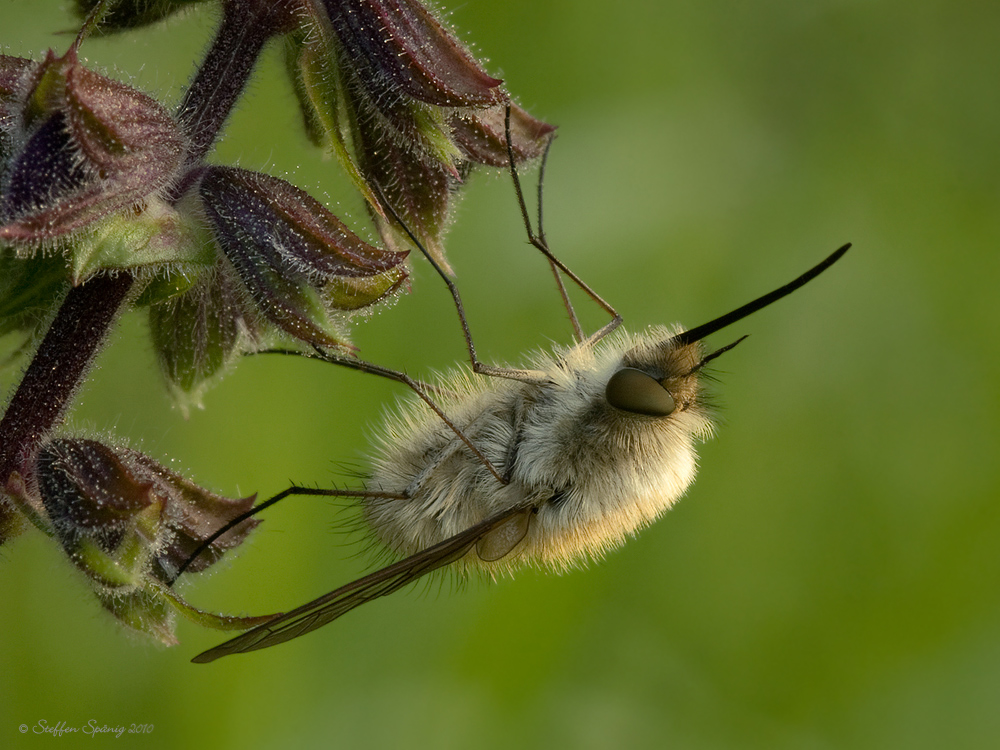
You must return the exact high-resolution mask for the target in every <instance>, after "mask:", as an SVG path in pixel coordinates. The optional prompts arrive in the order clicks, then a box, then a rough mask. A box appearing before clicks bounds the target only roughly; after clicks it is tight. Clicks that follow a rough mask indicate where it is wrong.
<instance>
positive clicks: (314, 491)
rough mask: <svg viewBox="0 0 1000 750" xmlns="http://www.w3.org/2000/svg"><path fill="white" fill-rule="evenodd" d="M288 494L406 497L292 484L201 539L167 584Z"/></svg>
mask: <svg viewBox="0 0 1000 750" xmlns="http://www.w3.org/2000/svg"><path fill="white" fill-rule="evenodd" d="M290 495H313V496H319V497H364V498H374V499H380V500H403V499H405V498H406V496H405V495H401V494H400V493H398V492H373V491H369V490H324V489H319V488H317V487H300V486H298V485H292V486H291V487H289V488H288V489H285V490H282V491H281V492H279V493H278V494H277V495H274V496H273V497H269V498H268V499H267V500H264V501H263V502H260V503H257V504H256V505H255V506H253V507H252V508H250V510H248V511H246V512H244V513H241V514H240V515H238V516H236V518H234V519H232V520H231V521H230V522H229V523H227V524H225V525H224V526H222V527H220V528H219V529H217V530H216V531H215V532H214V533H213V534H212V535H211V536H209V537H208V538H207V539H206V540H205V541H203V542H202V543H201V544H200V545H199V546H198V548H197V549H196V550H195V551H194V552H192V553H191V556H190V557H188V559H187V560H185V561H184V563H183V564H182V565H181V566H180V567H179V568H178V569H177V572H176V573H174V575H173V576H172V577H171V578H170V580H168V581H167V585H168V586H173V585H174V583H175V582H176V581H177V579H178V578H180V577H181V575H182V574H183V573H184V571H185V570H187V569H188V568H189V567H190V566H191V563H193V562H194V561H195V560H197V559H198V557H199V556H200V555H201V554H202V553H203V552H204V551H205V550H207V549H208V548H209V547H210V546H212V544H213V543H214V542H215V540H217V539H218V538H219V537H220V536H222V535H223V534H225V533H226V532H227V531H229V530H230V529H232V528H234V527H236V526H239V525H240V524H241V523H243V522H244V521H246V520H247V519H248V518H252V517H253V516H256V515H257V514H258V513H260V512H261V511H262V510H266V509H267V508H270V507H271V506H272V505H274V504H275V503H277V502H278V501H280V500H284V499H285V498H286V497H289V496H290Z"/></svg>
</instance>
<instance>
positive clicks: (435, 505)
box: [178, 111, 850, 663]
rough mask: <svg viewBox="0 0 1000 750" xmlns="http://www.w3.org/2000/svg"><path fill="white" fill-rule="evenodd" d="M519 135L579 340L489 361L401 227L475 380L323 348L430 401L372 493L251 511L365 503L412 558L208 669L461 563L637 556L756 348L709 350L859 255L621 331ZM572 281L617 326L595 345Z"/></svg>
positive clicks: (381, 536) (556, 564)
mask: <svg viewBox="0 0 1000 750" xmlns="http://www.w3.org/2000/svg"><path fill="white" fill-rule="evenodd" d="M507 128H508V130H507V139H508V155H509V163H510V172H511V175H512V178H513V182H514V187H515V190H516V193H517V198H518V202H519V204H520V208H521V213H522V215H523V217H524V222H525V226H526V228H527V232H528V239H529V241H530V242H531V244H532V245H534V246H535V247H536V248H538V249H539V250H540V251H541V252H542V253H543V254H544V255H545V257H546V258H548V260H549V262H550V264H551V265H552V269H553V271H554V273H555V276H556V280H557V283H558V285H559V289H560V292H561V294H562V296H563V300H564V302H565V303H566V306H567V309H568V310H569V313H570V318H571V320H572V322H573V325H574V328H575V329H576V331H577V343H576V344H574V345H572V346H568V347H565V348H561V349H558V350H556V351H554V352H552V353H543V354H538V355H536V356H535V357H534V359H533V360H532V361H531V364H530V367H529V368H526V369H506V368H498V367H493V366H489V365H486V364H484V363H482V362H480V361H479V360H478V358H477V356H476V351H475V346H474V345H473V341H472V336H471V334H470V332H469V326H468V323H467V321H466V317H465V313H464V310H463V307H462V302H461V298H460V296H459V294H458V290H457V288H456V287H455V285H454V283H453V282H452V281H451V279H450V278H448V276H447V275H446V274H445V273H444V272H443V271H442V270H441V269H440V267H438V266H437V264H435V263H434V260H433V259H432V258H430V256H429V255H428V254H427V252H426V251H425V250H424V248H423V247H422V246H421V244H420V243H419V241H417V239H416V238H415V237H414V236H413V234H412V233H410V232H409V230H408V229H407V228H406V227H405V226H404V225H402V223H401V222H399V223H400V224H401V226H403V230H404V231H406V232H407V234H409V236H410V239H411V240H412V241H413V243H414V244H415V245H416V246H417V248H418V249H419V250H421V251H422V252H423V254H424V256H425V257H426V258H427V259H428V260H429V261H430V262H431V264H432V265H434V268H435V270H436V271H437V272H438V273H439V274H440V275H441V277H442V278H443V279H444V280H445V283H446V284H447V285H448V288H449V290H450V291H451V294H452V297H453V299H454V302H455V306H456V309H457V311H458V316H459V320H460V322H461V325H462V329H463V332H464V335H465V341H466V346H467V348H468V352H469V358H470V361H471V363H472V374H470V373H469V372H468V371H467V370H465V371H461V372H455V373H452V374H451V375H449V376H447V377H445V378H443V380H442V381H441V382H440V383H439V384H434V385H429V384H426V383H422V382H418V381H415V380H413V379H411V378H410V377H409V376H407V375H405V374H403V373H400V372H395V371H393V370H389V369H387V368H383V367H380V366H378V365H373V364H370V363H366V362H362V361H359V360H356V359H349V358H346V357H341V356H338V355H334V354H330V353H326V352H321V351H317V352H316V353H315V354H311V355H309V356H313V357H316V358H320V359H323V360H325V361H328V362H332V363H335V364H339V365H344V366H347V367H351V368H354V369H358V370H363V371H366V372H371V373H373V374H376V375H380V376H383V377H388V378H391V379H393V380H397V381H399V382H402V383H405V384H406V385H407V386H409V387H410V388H411V389H412V391H413V393H414V395H415V398H413V399H412V400H411V401H410V402H409V403H408V404H406V405H405V406H404V407H403V408H402V410H401V411H400V413H398V414H396V415H395V416H393V417H390V418H389V419H388V420H387V422H386V424H385V425H384V428H383V430H382V433H381V437H380V439H379V443H378V445H377V446H376V447H375V452H374V456H373V458H372V468H371V473H370V480H369V481H368V483H367V487H366V488H364V489H358V490H322V489H314V488H308V487H297V486H296V487H290V488H288V489H287V490H285V491H284V492H281V493H279V494H278V495H276V496H275V497H273V498H271V499H269V500H267V501H265V502H263V503H261V504H260V505H258V506H257V507H256V508H255V509H254V510H253V511H251V513H255V512H257V511H259V510H261V509H263V508H264V507H267V506H269V505H271V504H273V503H275V502H277V501H278V500H281V499H282V498H284V497H287V496H289V495H323V496H339V497H354V498H358V499H359V500H360V501H361V504H362V506H363V516H364V519H365V521H366V522H367V524H368V526H369V527H370V528H371V530H372V532H373V533H374V535H375V537H376V538H377V539H378V540H379V541H380V542H381V543H383V544H384V545H385V546H386V547H387V548H388V549H390V550H391V551H392V552H393V553H395V554H397V555H398V556H400V557H401V558H402V559H401V560H400V561H399V562H396V563H395V564H392V565H389V566H388V567H385V568H382V569H381V570H377V571H375V572H374V573H371V574H370V575H367V576H365V577H364V578H361V579H358V580H356V581H354V582H352V583H349V584H347V585H345V586H342V587H340V588H338V589H336V590H335V591H332V592H330V593H329V594H326V595H324V596H321V597H320V598H318V599H316V600H314V601H311V602H309V603H307V604H304V605H302V606H301V607H298V608H296V609H293V610H291V611H289V612H286V613H284V614H281V615H278V616H276V617H275V618H274V619H273V620H270V621H269V622H267V623H265V624H263V625H260V626H258V627H256V628H254V629H252V630H249V631H247V632H245V633H243V634H242V635H240V636H238V637H236V638H233V639H231V640H229V641H227V642H225V643H223V644H221V645H219V646H216V647H215V648H212V649H210V650H208V651H205V652H204V653H202V654H199V655H198V656H197V657H195V659H194V661H195V662H198V663H204V662H209V661H213V660H214V659H217V658H219V657H220V656H226V655H229V654H235V653H242V652H246V651H255V650H257V649H261V648H267V647H269V646H274V645H276V644H278V643H283V642H285V641H288V640H291V639H292V638H297V637H299V636H300V635H304V634H306V633H309V632H311V631H313V630H315V629H317V628H319V627H321V626H323V625H325V624H327V623H329V622H331V621H332V620H334V619H336V618H338V617H340V616H341V615H343V614H344V613H346V612H348V611H350V610H352V609H354V608H355V607H357V606H359V605H361V604H364V603H365V602H368V601H370V600H372V599H375V598H377V597H380V596H385V595H386V594H390V593H392V592H394V591H396V590H398V589H400V588H402V587H403V586H405V585H407V584H409V583H411V582H413V581H415V580H416V579H418V578H420V577H421V576H424V575H426V574H428V573H430V572H431V571H434V570H437V569H439V568H441V567H443V566H446V565H450V564H455V565H457V566H459V567H460V568H462V569H466V570H470V569H481V570H482V569H485V570H486V571H488V572H489V573H502V572H508V571H511V570H513V569H515V568H517V567H519V566H522V565H524V564H540V565H542V566H547V567H551V568H554V569H565V568H566V567H567V566H569V565H571V564H573V563H574V562H576V561H579V560H581V559H586V558H590V557H598V556H600V555H602V554H603V553H604V552H606V551H607V550H609V549H611V548H613V547H616V546H618V545H620V544H622V543H623V542H625V541H626V540H627V539H628V538H629V537H630V536H632V535H634V534H635V533H636V532H637V531H638V530H639V529H641V528H642V527H644V526H646V525H648V524H650V523H651V522H652V521H654V520H655V519H656V518H658V517H659V516H660V515H661V514H662V513H663V512H664V511H666V510H667V509H668V508H670V506H671V505H673V503H675V502H676V501H677V500H678V499H679V498H680V497H681V495H683V494H684V492H685V491H686V489H687V488H688V486H689V485H690V484H691V482H692V481H693V480H694V476H695V469H696V453H695V444H696V443H697V442H698V441H700V440H702V439H704V438H706V437H708V435H709V434H710V433H711V432H712V420H711V417H710V414H709V413H708V410H707V408H706V406H705V403H704V398H703V394H702V384H701V374H702V370H703V368H704V366H705V365H706V364H707V363H708V362H710V361H711V360H713V359H714V358H715V357H718V356H719V355H720V354H722V353H723V352H725V351H727V350H729V349H731V348H732V347H733V346H735V345H736V344H738V343H739V342H740V341H742V340H743V338H745V337H743V338H740V339H737V340H736V341H735V342H733V343H731V344H729V345H728V346H724V347H722V348H721V349H717V350H715V351H712V352H706V350H705V348H704V346H703V343H702V342H703V340H704V339H705V338H706V337H707V336H709V335H710V334H712V333H715V332H716V331H718V330H720V329H722V328H725V327H727V326H729V325H731V324H733V323H735V322H736V321H738V320H741V319H742V318H744V317H746V316H747V315H750V314H751V313H754V312H756V311H758V310H760V309H762V308H764V307H767V306H768V305H770V304H771V303H773V302H775V301H777V300H779V299H781V298H782V297H784V296H786V295H788V294H790V293H791V292H793V291H795V290H796V289H798V288H799V287H801V286H803V285H804V284H806V283H807V282H809V281H810V280H812V279H813V278H815V277H816V276H818V275H819V274H820V273H822V272H823V271H825V270H826V269H827V268H829V267H830V266H831V265H833V264H834V263H835V262H836V261H837V260H839V259H840V257H841V256H843V254H844V253H845V252H846V251H847V249H848V248H849V247H850V245H844V246H843V247H841V248H840V249H839V250H837V251H836V252H835V253H833V254H832V255H830V256H829V257H828V258H826V259H825V260H824V261H822V262H821V263H819V264H818V265H816V266H815V267H813V268H812V269H810V270H809V271H807V272H806V273H804V274H803V275H801V276H799V277H798V278H797V279H795V280H794V281H791V282H790V283H788V284H786V285H784V286H782V287H780V288H778V289H776V290H774V291H772V292H770V293H769V294H765V295H763V296H762V297H759V298H758V299H756V300H754V301H752V302H750V303H748V304H746V305H743V306H742V307H739V308H737V309H735V310H733V311H732V312H730V313H727V314H726V315H723V316H721V317H719V318H716V319H715V320H712V321H710V322H708V323H705V324H704V325H700V326H697V327H695V328H691V329H687V330H684V329H682V328H665V327H658V328H651V329H649V330H647V331H645V332H643V333H641V334H633V335H628V334H623V333H621V332H617V333H615V334H614V335H609V334H611V333H612V331H613V330H614V329H615V328H616V327H617V326H618V324H619V322H620V321H621V319H620V317H619V316H618V315H617V313H615V311H614V310H613V308H611V306H610V305H608V304H607V303H606V302H604V301H603V300H602V299H601V298H600V297H599V296H598V295H597V294H596V293H594V292H593V291H592V290H591V289H590V288H589V287H588V286H587V285H586V284H585V283H584V282H583V281H582V280H580V279H579V278H578V277H577V276H576V275H575V274H573V273H572V272H571V271H570V270H569V269H568V268H566V267H565V266H564V265H563V264H562V263H561V262H560V261H559V260H558V259H556V258H555V257H554V256H553V255H552V253H551V252H550V251H549V248H548V245H547V243H546V241H545V236H544V233H543V231H542V226H541V218H542V216H541V184H542V179H543V176H544V164H545V161H544V157H543V162H542V169H543V172H542V174H541V175H540V176H539V196H538V200H539V202H538V219H537V225H538V232H537V234H536V233H535V232H534V231H533V228H532V225H531V219H530V218H529V214H528V210H527V207H526V203H525V200H524V196H523V193H522V190H521V186H520V182H519V179H518V175H517V171H516V169H515V167H514V156H513V153H512V151H511V149H510V146H509V142H510V131H509V111H508V125H507ZM390 214H392V212H391V209H390ZM392 215H393V216H395V215H394V214H392ZM396 219H397V221H398V217H396ZM560 274H565V275H566V276H567V277H568V278H569V279H571V280H572V281H573V282H574V283H575V284H576V285H577V286H579V287H580V288H581V289H583V290H584V291H585V292H586V293H587V294H588V295H589V296H590V297H591V298H592V299H593V300H594V301H595V302H596V303H597V304H599V305H600V306H601V307H603V308H604V309H605V310H606V311H608V313H609V314H610V315H611V317H612V319H611V321H610V322H609V323H607V324H606V325H605V326H604V327H603V328H601V329H600V330H599V331H597V332H596V333H594V334H592V335H591V336H589V337H587V338H584V337H583V336H582V334H581V333H580V326H579V323H578V322H577V319H576V317H575V315H574V313H573V310H572V305H571V304H570V303H569V299H568V296H567V294H566V290H565V287H564V286H563V282H562V279H561V277H560ZM482 376H485V377H482ZM421 401H422V402H423V404H421V403H420V402H421ZM425 404H426V406H429V407H430V408H429V409H428V408H426V406H425ZM247 515H249V514H247ZM243 518H244V517H240V518H237V519H235V520H234V521H233V522H232V523H230V524H229V525H227V526H226V527H225V528H223V529H220V531H219V532H218V534H217V535H216V536H218V535H221V534H222V533H224V532H225V531H226V530H228V528H230V527H232V526H233V525H235V524H237V523H239V522H240V521H242V520H243ZM214 538H216V537H213V538H212V539H209V540H208V541H206V542H205V544H204V545H203V547H202V548H204V547H206V546H207V545H208V544H210V543H211V541H213V539H214ZM197 554H198V553H197V552H196V553H195V555H193V556H192V558H191V559H194V557H196V556H197ZM188 562H190V561H188ZM185 567H186V565H185ZM181 572H183V569H182V571H181ZM179 574H180V573H178V575H179Z"/></svg>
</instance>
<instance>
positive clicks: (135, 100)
mask: <svg viewBox="0 0 1000 750" xmlns="http://www.w3.org/2000/svg"><path fill="white" fill-rule="evenodd" d="M0 67H6V68H7V69H8V71H10V70H19V71H20V76H19V77H18V78H17V80H16V81H14V82H13V83H11V82H8V85H7V86H6V87H5V88H6V89H7V90H9V91H10V92H11V94H10V96H9V97H8V101H7V103H6V105H5V110H6V111H7V116H6V117H5V120H4V121H5V123H6V126H5V130H6V131H7V132H9V133H10V139H11V141H12V142H13V143H17V144H19V146H18V147H17V148H15V149H13V150H12V152H11V153H10V154H9V155H8V158H7V163H6V167H5V172H6V176H5V181H4V192H3V196H2V201H0V221H2V222H3V225H2V226H0V241H4V242H7V243H11V244H14V245H20V246H24V247H29V248H34V247H39V246H41V245H43V244H45V243H51V242H52V241H54V240H57V239H59V238H62V237H65V236H67V235H69V234H71V233H74V232H78V231H80V230H82V229H87V228H92V227H93V226H95V225H96V224H97V223H98V222H100V221H101V220H103V219H106V218H108V217H109V216H111V215H113V214H115V213H117V212H122V211H126V210H128V209H131V208H134V207H140V208H141V207H142V206H143V205H144V204H145V202H146V201H147V200H148V199H149V198H150V197H151V196H154V195H155V194H156V193H157V192H158V191H161V190H163V189H164V188H166V187H167V186H168V185H169V184H170V183H171V182H172V180H173V179H174V178H175V177H176V173H177V171H178V169H179V167H180V166H181V164H182V162H183V156H184V148H185V142H184V139H183V137H182V136H181V135H180V132H179V129H178V128H177V126H176V124H175V123H174V121H173V119H172V118H171V116H170V115H169V113H168V112H167V111H166V110H165V109H164V108H163V107H162V106H161V105H160V104H159V103H158V102H156V101H155V100H154V99H152V98H151V97H149V96H146V95H145V94H143V93H141V92H139V91H136V90H135V89H133V88H131V87H129V86H126V85H125V84H123V83H121V82H119V81H115V80H112V79H110V78H106V77H104V76H102V75H99V74H97V73H94V72H92V71H90V70H88V69H86V68H84V67H83V66H82V65H80V64H79V62H78V60H77V55H76V51H75V48H71V49H70V51H69V52H67V53H66V54H65V55H64V56H63V57H56V56H55V55H54V54H53V53H52V52H51V51H50V52H49V54H48V56H47V58H46V59H45V61H44V62H41V63H32V64H31V65H28V66H26V65H23V63H10V62H9V60H8V61H6V63H5V64H4V65H3V66H0ZM6 77H7V78H8V79H13V77H14V76H13V75H8V76H6ZM12 105H16V106H12Z"/></svg>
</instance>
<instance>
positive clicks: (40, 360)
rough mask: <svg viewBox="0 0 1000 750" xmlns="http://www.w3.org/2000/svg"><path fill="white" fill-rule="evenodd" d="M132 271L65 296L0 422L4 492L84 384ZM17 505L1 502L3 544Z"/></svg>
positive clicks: (0, 468)
mask: <svg viewBox="0 0 1000 750" xmlns="http://www.w3.org/2000/svg"><path fill="white" fill-rule="evenodd" d="M133 282H134V279H133V277H132V275H131V274H128V273H118V274H116V275H114V276H98V277H96V278H93V279H91V280H89V281H88V282H87V283H85V284H81V285H80V286H77V287H73V288H71V289H70V291H69V294H67V295H66V298H65V299H64V300H63V303H62V305H61V306H60V308H59V312H58V313H56V317H55V320H53V321H52V325H50V326H49V329H48V331H47V332H46V334H45V338H43V339H42V343H41V344H40V345H39V347H38V351H36V352H35V356H34V357H33V358H32V360H31V364H30V365H28V369H27V371H26V372H25V373H24V378H23V379H22V380H21V382H20V384H19V385H18V387H17V391H16V392H15V393H14V396H13V398H12V399H11V400H10V403H9V404H8V406H7V411H6V413H5V414H4V415H3V419H2V420H0V490H2V488H3V487H5V486H6V485H7V482H8V481H9V479H10V478H11V475H12V474H13V473H14V472H18V473H20V474H21V475H22V476H25V475H26V474H27V473H29V469H30V465H31V462H32V460H33V458H34V455H35V453H37V451H38V448H39V446H40V445H41V443H42V441H43V440H44V439H45V438H46V437H47V436H48V435H49V434H50V433H51V432H52V430H53V428H55V427H56V426H57V425H58V424H59V422H60V420H61V419H62V417H63V415H64V414H65V413H66V409H67V407H68V406H69V402H70V400H71V399H72V398H73V395H74V394H75V393H76V391H77V388H79V386H80V384H81V383H82V382H83V379H84V377H85V376H86V374H87V371H88V370H89V369H90V365H91V363H92V362H93V360H94V357H95V356H96V355H97V352H98V351H99V350H100V348H101V345H102V344H103V343H104V340H105V339H106V338H107V335H108V332H109V331H110V330H111V326H112V324H113V323H114V321H115V318H116V317H117V316H118V312H119V310H120V309H121V307H122V305H123V304H124V302H125V300H126V299H127V298H128V293H129V290H130V289H131V288H132V284H133ZM12 514H13V509H11V508H9V507H7V506H4V505H0V544H2V543H3V541H4V538H5V531H7V530H8V529H10V530H12V528H11V527H13V526H14V521H13V519H12V518H11V516H12Z"/></svg>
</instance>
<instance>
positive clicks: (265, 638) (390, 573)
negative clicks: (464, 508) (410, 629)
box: [191, 507, 530, 664]
mask: <svg viewBox="0 0 1000 750" xmlns="http://www.w3.org/2000/svg"><path fill="white" fill-rule="evenodd" d="M529 510H530V509H529V508H525V507H516V508H512V509H510V510H507V511H504V512H503V513H500V514H499V515H496V516H493V517H492V518H488V519H486V520H485V521H482V522H481V523H478V524H476V525H475V526H472V527H471V528H469V529H466V530H465V531H463V532H461V533H460V534H456V535H455V536H453V537H451V538H450V539H446V540H444V541H443V542H441V543H439V544H435V545H434V546H433V547H428V548H427V549H425V550H422V551H421V552H418V553H416V554H415V555H411V556H410V557H407V558H406V559H405V560H400V561H399V562H397V563H394V564H392V565H389V566H388V567H385V568H382V569H381V570H376V571H375V572H374V573H371V574H369V575H367V576H365V577H364V578H359V579H358V580H356V581H352V582H351V583H348V584H347V585H345V586H341V587H340V588H339V589H336V590H335V591H331V592H330V593H329V594H325V595H324V596H321V597H319V598H318V599H315V600H313V601H311V602H309V603H308V604H303V605H302V606H301V607H297V608H296V609H293V610H291V611H289V612H285V613H284V614H281V615H278V616H277V617H275V618H274V619H273V620H269V621H268V622H266V623H264V624H263V625H259V626H257V627H256V628H254V629H253V630H248V631H247V632H245V633H243V634H242V635H239V636H237V637H236V638H233V639H231V640H228V641H226V642H225V643H221V644H219V645H218V646H216V647H215V648H211V649H209V650H208V651H204V652H202V653H200V654H198V655H197V656H196V657H194V658H193V659H192V660H191V661H193V662H194V663H196V664H206V663H208V662H210V661H215V660H216V659H218V658H219V657H221V656H229V655H230V654H242V653H246V652H248V651H256V650H258V649H262V648H268V647H270V646H276V645H278V644H279V643H284V642H285V641H290V640H292V639H293V638H298V637H299V636H300V635H305V634H306V633H311V632H312V631H313V630H316V629H317V628H321V627H323V626H324V625H326V624H327V623H329V622H332V621H333V620H336V619H337V618H338V617H340V616H341V615H343V614H346V613H347V612H350V611H351V610H352V609H354V608H355V607H360V606H361V605H362V604H364V603H365V602H370V601H371V600H372V599H377V598H379V597H380V596H386V595H387V594H391V593H393V592H394V591H398V590H399V589H401V588H402V587H403V586H406V585H407V584H409V583H412V582H413V581H416V580H417V579H418V578H420V577H422V576H425V575H427V574H428V573H431V572H432V571H435V570H437V569H438V568H441V567H444V566H445V565H448V564H450V563H453V562H455V561H456V560H458V559H459V558H461V557H462V556H464V555H465V554H466V553H467V552H468V551H469V550H470V549H472V547H473V546H474V545H475V544H476V543H477V542H479V540H480V539H482V538H483V537H485V536H486V535H487V534H489V533H490V532H491V531H493V530H495V529H497V528H498V527H500V526H502V525H503V524H504V523H505V522H506V521H508V520H509V519H510V518H512V517H513V516H515V515H517V514H524V513H525V512H527V511H529Z"/></svg>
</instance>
